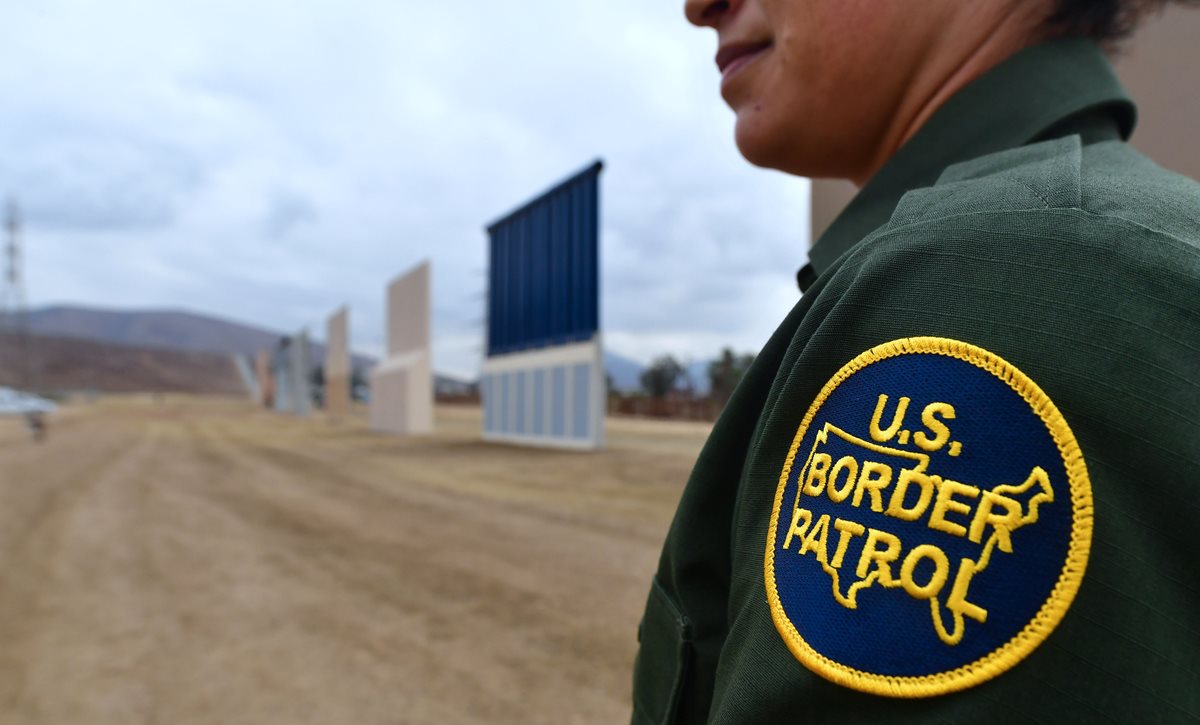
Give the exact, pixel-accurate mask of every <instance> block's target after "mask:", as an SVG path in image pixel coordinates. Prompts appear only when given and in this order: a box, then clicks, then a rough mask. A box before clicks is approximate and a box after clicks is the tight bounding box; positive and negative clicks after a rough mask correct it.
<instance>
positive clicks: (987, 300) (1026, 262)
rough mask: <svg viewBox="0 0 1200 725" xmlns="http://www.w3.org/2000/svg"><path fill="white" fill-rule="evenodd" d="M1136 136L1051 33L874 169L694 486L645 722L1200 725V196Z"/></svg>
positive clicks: (1096, 79)
mask: <svg viewBox="0 0 1200 725" xmlns="http://www.w3.org/2000/svg"><path fill="white" fill-rule="evenodd" d="M762 1H763V2H764V3H765V2H769V0H762ZM750 2H751V0H747V3H750ZM814 3H815V4H818V5H819V4H820V2H817V0H814ZM886 4H887V3H882V4H881V6H882V5H886ZM968 5H969V4H968ZM693 6H694V7H693ZM741 9H744V8H743V4H742V3H739V2H733V3H727V2H701V1H700V0H693V2H692V3H689V8H688V10H689V17H691V16H692V13H693V11H695V13H697V14H699V15H700V17H701V20H702V21H704V22H702V23H701V24H710V25H713V26H714V27H717V28H718V30H721V29H722V27H721V25H720V23H722V22H725V21H726V20H728V18H729V17H730V16H731V14H736V13H737V12H738V11H739V10H741ZM714 15H715V19H713V18H712V17H710V16H714ZM692 19H693V20H695V19H696V18H694V17H693V18H692ZM762 47H763V46H762V44H761V43H759V44H749V45H747V44H742V45H740V46H737V48H738V49H739V52H740V53H741V55H742V56H745V55H747V54H749V55H750V56H751V60H750V62H749V63H748V64H747V63H742V68H741V69H740V70H738V69H736V68H735V69H734V70H735V75H736V74H737V73H744V74H749V73H750V72H751V70H752V69H753V67H754V65H753V64H754V63H764V61H763V60H755V59H754V57H753V54H755V53H759V52H761V49H762ZM768 52H770V51H768ZM734 55H737V53H735V54H734ZM721 60H722V59H721V56H720V55H718V63H719V64H720V62H721ZM725 60H726V61H727V65H729V64H734V65H736V64H737V63H738V61H737V60H732V61H731V60H730V59H729V58H728V57H726V58H725ZM766 72H767V71H765V70H763V71H760V76H759V77H760V78H761V77H762V74H765V73H766ZM750 77H751V79H752V80H753V79H754V76H750ZM725 82H726V84H727V85H728V84H729V82H730V78H729V74H728V72H727V73H726V78H725ZM723 92H725V93H724V94H725V95H726V98H727V100H729V99H730V97H731V96H735V97H736V93H735V92H734V91H733V90H729V89H727V88H726V87H725V86H723ZM731 105H735V111H737V112H738V124H739V128H738V141H739V146H741V147H742V150H743V153H745V154H746V155H747V156H748V157H751V160H753V161H755V162H756V163H762V160H763V155H762V154H758V156H759V158H754V155H755V154H757V153H758V152H757V151H756V149H755V143H756V141H755V139H754V138H753V134H754V133H755V132H756V131H757V130H758V129H756V128H755V127H754V126H753V124H754V123H755V122H756V120H755V118H750V119H749V120H748V121H747V123H748V124H749V127H748V128H746V129H743V127H742V124H743V120H744V119H743V112H746V113H751V112H753V113H763V112H764V111H762V109H760V108H758V107H757V106H755V107H754V108H753V109H751V110H749V111H747V110H746V109H745V108H738V107H737V105H736V104H734V103H731ZM1134 122H1135V109H1134V106H1133V104H1132V103H1131V101H1130V100H1129V99H1128V98H1127V97H1126V95H1125V93H1124V92H1123V91H1122V89H1121V88H1120V86H1119V85H1118V83H1117V81H1116V79H1115V77H1114V75H1113V72H1112V70H1111V68H1110V66H1109V63H1108V60H1107V58H1106V56H1105V54H1104V53H1103V52H1102V51H1101V50H1100V48H1099V47H1098V46H1097V45H1096V44H1095V43H1093V42H1092V41H1091V40H1088V39H1081V38H1061V37H1059V38H1057V39H1054V38H1052V39H1049V40H1046V41H1045V42H1040V43H1036V44H1032V45H1028V44H1027V45H1026V46H1025V47H1023V48H1019V49H1017V50H1016V52H1013V53H1010V54H1006V55H1004V56H1003V57H1002V58H1000V59H998V62H996V63H994V64H992V65H990V66H989V67H988V68H986V69H984V70H983V71H982V72H980V73H978V74H976V75H974V77H972V78H970V79H969V80H968V81H967V82H965V83H964V84H963V85H962V87H960V88H958V89H956V91H955V92H954V93H953V94H952V95H950V96H949V97H948V98H946V99H945V100H944V102H941V103H940V104H938V105H937V108H936V109H935V110H934V111H933V113H932V114H930V115H929V116H928V117H927V118H926V119H925V120H924V121H923V122H921V123H920V124H919V126H918V127H917V129H916V130H915V132H914V133H912V134H911V135H910V136H909V137H907V138H906V139H905V140H904V143H903V144H901V145H899V147H898V150H895V151H894V152H893V153H890V154H888V155H887V158H886V159H884V160H883V163H881V164H880V165H879V166H878V168H874V169H872V173H871V174H870V175H869V180H868V181H867V182H866V183H865V185H864V186H863V187H862V188H861V190H860V193H859V194H858V196H857V197H856V198H855V199H854V200H853V202H852V203H851V204H850V206H849V207H848V208H847V209H846V210H845V212H844V213H843V214H842V215H841V216H840V217H839V218H838V219H837V220H835V222H834V223H833V225H832V226H831V227H830V228H829V230H828V231H827V232H826V233H825V234H824V235H823V236H822V237H821V238H820V239H819V240H818V241H817V243H816V245H815V246H814V247H813V249H812V250H811V254H810V261H811V264H810V266H809V267H807V268H806V269H804V270H802V272H801V274H800V281H801V285H802V287H803V288H804V294H803V297H802V298H801V300H800V301H799V303H798V304H797V305H796V306H795V308H794V309H793V311H792V312H791V313H790V314H789V316H788V317H787V318H786V319H785V320H784V321H783V323H782V324H781V325H780V326H779V328H778V330H777V331H776V333H775V334H774V335H773V337H772V338H771V339H770V341H769V342H768V343H767V344H766V346H765V347H764V348H763V350H762V352H761V354H760V355H759V356H758V358H757V360H756V361H755V363H754V365H753V366H752V368H751V370H750V371H749V372H748V373H747V375H746V377H745V379H744V380H743V382H742V384H741V385H740V387H739V388H738V389H737V391H736V393H735V394H734V396H733V397H732V399H731V400H730V401H729V404H728V406H727V408H726V410H725V412H724V413H723V415H722V416H721V418H720V420H719V421H718V422H717V424H716V425H715V427H714V429H713V431H712V434H711V437H710V439H709V440H708V442H707V444H706V446H705V448H704V449H703V451H702V453H701V454H700V457H699V460H698V462H697V463H696V466H695V469H694V471H693V473H692V476H691V478H690V480H689V482H688V485H687V487H686V489H685V491H684V494H683V497H682V499H681V501H680V504H679V508H678V511H677V513H676V517H675V520H674V522H673V524H672V526H671V529H670V532H669V534H668V538H667V541H666V544H665V546H664V549H663V553H662V558H661V562H660V566H659V569H658V572H657V575H656V576H655V578H654V581H653V583H652V586H651V590H650V594H649V598H648V602H647V605H646V610H645V614H644V616H643V619H642V622H641V625H640V627H639V638H640V643H641V644H640V651H639V654H638V658H637V662H636V665H635V673H634V714H633V721H634V722H635V723H670V722H705V721H708V722H719V723H789V722H837V723H852V722H880V721H886V722H946V723H964V722H1013V721H1035V722H1056V723H1057V722H1093V721H1117V722H1151V721H1154V722H1189V721H1193V720H1197V719H1200V684H1198V683H1200V618H1198V615H1197V612H1198V611H1200V607H1198V606H1197V604H1198V601H1200V584H1198V582H1200V568H1198V565H1197V561H1198V557H1197V556H1196V551H1197V543H1196V541H1195V540H1194V539H1192V538H1191V536H1192V534H1194V533H1196V531H1197V530H1198V529H1200V496H1198V495H1197V481H1198V480H1200V478H1198V477H1197V471H1198V470H1200V245H1198V240H1200V185H1197V184H1196V183H1194V182H1193V181H1191V180H1189V179H1185V178H1183V177H1180V176H1177V175H1175V174H1172V173H1169V172H1167V171H1164V170H1163V169H1161V168H1159V167H1157V166H1156V165H1154V164H1153V163H1152V162H1150V161H1149V160H1147V159H1146V158H1145V157H1143V156H1141V155H1140V154H1139V153H1138V152H1136V151H1135V150H1134V149H1132V148H1131V147H1130V146H1128V145H1127V144H1126V143H1125V140H1126V139H1127V138H1128V137H1129V135H1130V134H1131V132H1132V130H1133V127H1134ZM743 130H745V132H746V133H745V134H743ZM743 136H745V137H743ZM764 147H765V146H764ZM814 163H815V162H814Z"/></svg>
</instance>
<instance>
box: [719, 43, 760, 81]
mask: <svg viewBox="0 0 1200 725" xmlns="http://www.w3.org/2000/svg"><path fill="white" fill-rule="evenodd" d="M770 47H771V41H769V40H763V41H759V42H755V43H729V44H727V45H723V46H721V48H720V49H719V50H718V51H717V70H719V71H720V72H721V79H722V80H724V79H726V78H729V77H730V76H732V75H733V74H734V73H736V72H737V71H738V69H739V68H741V67H743V66H745V65H746V64H748V63H750V62H752V61H754V60H755V59H757V58H758V57H759V56H761V55H762V54H763V53H765V52H766V51H767V49H768V48H770Z"/></svg>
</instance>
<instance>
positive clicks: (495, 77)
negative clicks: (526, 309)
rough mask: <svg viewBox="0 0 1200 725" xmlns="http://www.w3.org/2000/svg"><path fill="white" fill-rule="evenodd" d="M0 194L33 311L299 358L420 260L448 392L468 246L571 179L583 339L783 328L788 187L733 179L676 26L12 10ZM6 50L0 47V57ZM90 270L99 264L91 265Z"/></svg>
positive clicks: (475, 16)
mask: <svg viewBox="0 0 1200 725" xmlns="http://www.w3.org/2000/svg"><path fill="white" fill-rule="evenodd" d="M10 14H11V15H12V22H11V23H9V24H7V25H6V26H5V28H3V29H0V42H3V43H4V44H5V48H6V53H7V54H8V55H9V56H10V57H19V58H22V62H21V63H9V64H3V65H0V86H2V87H4V88H6V89H8V91H7V97H6V100H7V103H8V108H7V110H6V123H5V124H3V126H2V127H0V129H6V130H0V158H3V159H4V164H3V165H0V194H2V193H14V194H16V195H18V196H19V197H20V199H21V201H22V203H23V204H24V206H25V207H26V209H27V212H28V215H29V217H30V224H29V229H28V238H29V243H30V249H31V251H30V270H29V278H30V284H31V293H32V296H33V299H34V301H35V302H39V303H42V302H51V301H76V302H84V303H96V304H109V305H114V304H115V305H125V306H151V305H153V306H173V307H189V308H194V309H198V310H200V311H211V312H214V313H218V314H222V315H226V316H230V317H235V318H239V319H244V320H247V321H249V322H252V323H258V324H263V325H268V326H271V327H274V328H277V329H284V330H292V329H296V328H298V327H300V326H304V325H307V326H309V327H310V328H311V329H313V330H314V332H317V333H318V335H320V334H323V328H322V326H323V324H324V320H325V317H326V315H327V314H328V312H329V311H330V310H332V309H333V308H335V307H336V306H338V305H340V304H343V303H345V304H349V305H350V307H351V320H352V323H351V337H352V341H353V343H354V344H355V345H356V346H358V347H360V348H362V349H363V350H365V351H371V350H378V349H381V348H382V342H383V319H382V317H383V315H382V310H383V290H384V285H385V284H386V283H387V281H388V280H389V279H391V278H392V277H393V276H395V275H396V274H398V273H399V272H401V271H403V270H404V269H406V268H408V267H409V266H411V265H412V264H415V263H417V262H418V261H420V260H421V259H423V258H427V257H428V258H430V259H432V261H433V265H434V279H433V286H434V289H433V294H434V313H435V319H434V331H435V334H436V339H437V343H436V345H435V362H436V364H437V365H438V366H439V367H440V368H443V369H447V370H453V371H458V372H463V373H468V374H469V373H472V372H473V371H474V370H475V369H476V368H477V365H478V355H479V350H480V348H481V344H482V339H481V338H482V317H483V309H482V294H483V291H484V289H485V286H486V283H485V275H484V270H485V268H486V255H485V235H484V232H483V225H484V224H485V223H487V222H489V221H491V220H493V219H495V218H497V217H498V216H499V215H501V214H503V213H504V212H506V211H508V210H509V209H511V208H513V207H514V206H516V205H517V204H519V203H521V202H522V201H523V200H524V199H526V198H528V197H529V196H530V195H532V194H535V193H537V192H539V191H540V190H541V189H542V188H544V187H545V186H546V185H547V184H549V183H551V182H554V181H556V180H558V179H560V178H562V176H563V175H564V174H566V173H568V172H570V171H573V170H575V169H577V168H580V167H581V166H582V165H583V164H585V163H586V162H588V161H590V160H591V159H592V158H595V157H597V156H601V157H603V158H604V159H605V160H606V162H607V166H606V171H605V173H604V176H603V180H602V185H603V186H602V195H603V199H602V209H603V248H602V263H603V292H604V300H603V320H604V326H605V329H606V339H607V340H608V342H609V344H610V346H611V347H613V348H614V349H616V350H618V351H619V352H622V353H625V354H627V355H631V356H633V357H637V358H641V359H648V358H650V357H651V356H653V355H655V354H658V353H660V352H664V351H673V352H676V353H677V354H682V355H685V356H691V357H694V358H700V357H703V356H705V355H709V354H712V353H714V352H715V351H716V349H717V348H718V346H720V345H722V344H733V345H735V346H736V347H738V348H739V349H754V348H757V346H759V345H761V344H762V342H763V341H764V340H765V339H766V337H767V335H769V334H770V332H771V330H772V329H773V328H774V326H775V324H776V323H777V322H778V321H779V319H781V318H782V316H783V315H784V314H785V313H786V311H787V309H788V308H790V306H791V305H792V304H793V303H794V302H795V299H796V297H797V293H796V290H795V286H794V282H793V277H792V275H793V273H794V271H795V269H796V267H798V266H799V264H801V262H802V261H803V257H804V251H803V250H804V248H805V243H806V239H805V233H804V229H805V227H806V224H807V208H806V203H807V202H806V200H805V194H804V192H805V187H804V184H803V182H800V181H797V180H794V179H788V178H786V177H783V176H781V175H778V174H772V173H767V172H763V171H759V170H755V169H752V168H750V167H749V166H748V165H747V164H746V163H745V162H744V161H742V160H741V159H740V158H739V157H738V155H737V153H736V150H735V149H734V148H733V143H732V139H731V130H732V129H731V126H732V123H731V117H730V114H729V113H728V111H727V110H726V109H725V108H724V107H723V106H722V104H721V102H720V99H719V97H718V95H717V80H718V79H717V75H716V72H715V69H714V68H713V64H712V53H713V51H714V49H715V41H714V39H713V38H712V37H711V33H701V32H700V31H696V30H695V29H692V28H690V27H688V26H686V24H685V23H684V21H683V19H682V17H681V12H680V8H679V6H678V4H677V3H669V4H662V3H644V2H641V0H614V1H613V2H609V3H603V4H593V3H583V4H579V3H561V2H556V1H555V0H531V2H529V3H526V4H525V5H523V6H522V7H521V10H520V12H519V13H518V12H514V11H513V9H512V8H511V7H509V6H505V5H503V4H492V3H478V2H474V1H471V2H468V1H467V0H447V2H443V3H426V4H396V3H394V2H390V1H385V0H370V1H358V2H350V3H346V2H335V1H334V0H314V1H313V2H306V3H304V4H302V5H297V4H295V3H284V2H283V1H282V0H249V1H247V0H236V1H235V0H207V1H205V2H201V1H200V0H179V2H172V3H154V2H150V1H149V0H145V1H143V2H138V1H136V0H113V1H112V2H106V3H103V4H95V3H89V2H86V1H85V0H48V2H45V3H38V4H37V7H36V8H34V7H24V6H21V7H17V8H14V9H11V10H10ZM16 28H20V32H16V30H15V29H16ZM92 249H105V250H109V251H110V252H111V253H108V254H103V255H98V254H95V253H93V252H90V251H89V250H92Z"/></svg>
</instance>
